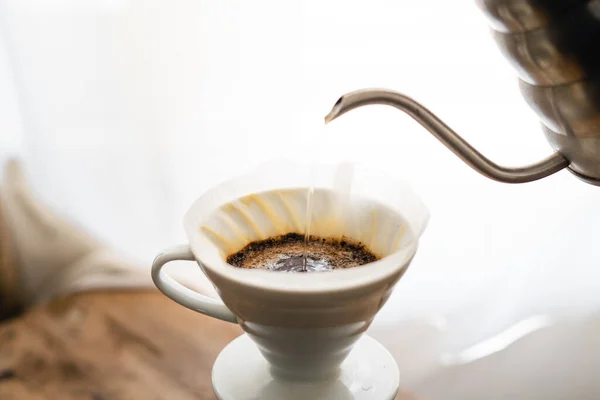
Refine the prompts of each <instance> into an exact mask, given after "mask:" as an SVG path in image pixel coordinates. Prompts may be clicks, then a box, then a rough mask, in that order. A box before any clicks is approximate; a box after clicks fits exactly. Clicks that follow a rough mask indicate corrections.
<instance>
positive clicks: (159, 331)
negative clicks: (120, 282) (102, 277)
mask: <svg viewBox="0 0 600 400" xmlns="http://www.w3.org/2000/svg"><path fill="white" fill-rule="evenodd" d="M240 334H241V329H240V328H239V327H238V326H236V325H233V324H229V323H226V322H221V321H218V320H215V319H212V318H209V317H205V316H203V315H200V314H197V313H194V312H192V311H190V310H187V309H185V308H183V307H181V306H179V305H177V304H175V303H173V302H172V301H170V300H168V299H166V298H165V297H164V296H163V295H161V294H160V293H158V292H156V291H124V292H89V293H83V294H78V295H72V296H69V297H67V298H64V299H59V300H55V301H54V302H53V303H51V304H50V305H47V306H44V307H41V308H38V309H34V310H31V311H29V312H28V313H27V314H25V315H23V316H21V317H19V318H16V319H13V320H10V321H6V322H4V323H2V324H0V400H133V399H143V400H168V399H176V400H188V399H189V400H205V399H206V400H215V399H216V397H215V395H214V393H213V390H212V386H211V380H210V377H211V368H212V364H213V362H214V361H215V359H216V357H217V355H218V354H219V352H220V351H221V349H222V348H223V347H225V345H226V344H227V343H229V342H230V341H231V340H232V339H233V338H235V337H236V336H238V335H240ZM397 399H398V400H400V399H402V400H408V399H413V397H412V396H410V395H408V394H399V395H398V397H397Z"/></svg>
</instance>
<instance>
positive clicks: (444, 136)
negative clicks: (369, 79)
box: [325, 89, 569, 183]
mask: <svg viewBox="0 0 600 400" xmlns="http://www.w3.org/2000/svg"><path fill="white" fill-rule="evenodd" d="M371 104H383V105H388V106H392V107H395V108H397V109H398V110H400V111H404V112H405V113H407V114H408V115H410V116H411V117H412V118H413V119H414V120H415V121H417V122H418V123H419V124H421V125H422V126H423V127H424V128H425V129H427V130H428V131H429V132H430V133H431V134H432V135H433V136H435V137H436V138H437V139H438V140H439V141H440V142H442V143H443V144H444V146H446V147H447V148H448V149H450V151H452V152H453V153H454V154H456V155H457V156H458V157H459V158H460V159H461V160H463V161H464V162H465V163H466V164H467V165H469V166H470V167H471V168H473V169H474V170H475V171H477V172H479V173H480V174H482V175H484V176H486V177H488V178H490V179H493V180H495V181H499V182H504V183H525V182H531V181H535V180H538V179H541V178H545V177H547V176H548V175H552V174H553V173H555V172H558V171H560V170H561V169H563V168H566V167H567V166H569V161H568V160H567V159H566V158H565V157H564V156H563V155H562V154H560V153H558V152H555V153H554V154H552V155H551V156H549V157H547V158H545V159H543V160H541V161H539V162H537V163H535V164H531V165H526V166H522V167H505V166H501V165H498V164H496V163H494V162H493V161H491V160H489V159H488V158H486V157H485V156H483V155H482V154H481V153H480V152H479V151H477V150H476V149H475V148H474V147H473V146H471V145H470V144H469V143H467V142H466V141H465V140H464V139H463V138H462V137H460V135H458V133H456V132H454V131H453V130H452V129H451V128H450V127H449V126H447V125H446V124H445V123H444V122H443V121H442V120H440V119H439V118H438V117H436V116H435V114H433V113H432V112H431V111H429V110H428V109H427V108H425V107H424V106H423V105H421V104H420V103H418V102H417V101H415V100H413V99H411V98H410V97H408V96H405V95H403V94H402V93H398V92H394V91H391V90H386V89H366V90H358V91H355V92H350V93H347V94H345V95H343V96H342V97H340V98H339V100H338V101H337V102H336V103H335V105H334V106H333V108H332V109H331V111H330V112H329V114H327V116H325V123H329V122H331V121H333V120H334V119H336V118H338V117H339V116H341V115H343V114H345V113H347V112H348V111H351V110H353V109H355V108H358V107H362V106H366V105H371Z"/></svg>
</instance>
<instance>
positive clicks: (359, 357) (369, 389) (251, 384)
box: [212, 334, 400, 400]
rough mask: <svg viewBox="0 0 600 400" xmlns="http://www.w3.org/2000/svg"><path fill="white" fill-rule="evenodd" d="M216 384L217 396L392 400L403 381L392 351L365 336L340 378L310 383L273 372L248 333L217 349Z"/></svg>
mask: <svg viewBox="0 0 600 400" xmlns="http://www.w3.org/2000/svg"><path fill="white" fill-rule="evenodd" d="M212 383H213V389H214V391H215V394H216V395H217V398H218V399H219V400H256V399H260V400H281V399H286V400H300V399H302V400H304V399H315V400H317V399H326V400H392V399H393V398H394V397H395V396H396V393H397V391H398V386H399V384H400V382H399V372H398V366H397V365H396V362H395V361H394V359H393V358H392V356H391V354H390V353H389V352H388V351H387V350H386V349H385V348H384V347H383V346H382V345H381V344H379V342H377V341H376V340H375V339H373V338H371V337H369V336H367V335H363V337H362V338H360V339H359V340H358V342H356V344H355V345H354V348H353V349H352V351H351V352H350V355H349V356H348V358H347V359H346V360H345V361H344V362H343V363H342V365H341V373H340V374H339V376H338V377H337V378H335V379H330V380H323V381H315V382H306V381H294V380H284V379H280V378H277V377H274V376H273V375H272V374H271V372H270V367H269V363H268V362H267V361H266V360H265V359H264V357H263V356H262V355H261V354H260V352H259V351H258V348H257V347H256V345H255V344H254V342H252V340H251V339H250V338H249V337H248V336H247V335H245V334H244V335H242V336H240V337H238V338H237V339H235V340H234V341H232V342H231V343H229V344H228V345H227V346H226V347H225V348H224V349H223V351H222V352H221V353H220V354H219V356H218V357H217V360H216V361H215V365H214V366H213V371H212Z"/></svg>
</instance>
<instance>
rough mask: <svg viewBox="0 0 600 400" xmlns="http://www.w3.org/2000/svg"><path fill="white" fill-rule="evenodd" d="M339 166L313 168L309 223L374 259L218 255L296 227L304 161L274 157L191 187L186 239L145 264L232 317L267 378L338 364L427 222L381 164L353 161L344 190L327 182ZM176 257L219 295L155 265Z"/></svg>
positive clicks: (300, 227)
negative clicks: (338, 263)
mask: <svg viewBox="0 0 600 400" xmlns="http://www.w3.org/2000/svg"><path fill="white" fill-rule="evenodd" d="M338 174H339V170H338V169H336V168H333V167H325V166H324V167H316V170H315V171H313V174H312V175H313V176H314V177H315V178H316V182H315V184H316V187H315V191H314V198H313V214H312V224H311V233H312V234H314V235H317V236H321V237H332V236H333V237H339V236H340V235H343V236H347V237H349V238H351V239H353V240H355V241H360V242H362V243H363V244H365V245H366V246H367V247H368V248H369V249H370V250H372V251H373V252H374V253H375V254H376V255H377V256H379V257H381V259H380V260H379V261H376V262H373V263H370V264H367V265H364V266H360V267H355V268H349V269H344V270H334V271H329V272H316V273H286V272H273V271H266V270H246V269H241V268H236V267H233V266H231V265H229V264H227V263H226V261H225V260H226V257H227V256H228V255H229V254H231V253H234V252H237V251H239V250H240V249H241V248H243V247H244V246H245V245H246V244H248V243H250V242H252V241H256V240H262V239H267V238H269V237H273V236H277V235H282V234H286V233H290V232H296V233H302V232H303V231H304V227H305V226H306V222H307V220H306V204H307V201H306V200H307V193H308V190H307V188H308V183H309V180H308V178H309V175H311V174H309V168H308V167H306V166H302V165H296V164H291V163H274V164H269V165H265V166H263V167H262V168H260V169H258V170H257V171H255V172H254V173H251V174H249V175H246V176H243V177H240V178H237V179H234V180H232V181H230V182H227V183H223V184H221V185H219V186H217V187H215V188H214V189H212V190H210V191H209V192H207V193H206V194H205V195H203V196H202V197H200V198H199V199H198V200H197V201H196V202H195V203H194V205H193V206H192V207H191V209H190V210H189V211H188V213H187V214H186V216H185V223H184V224H185V230H186V232H187V236H188V239H189V245H186V246H183V247H179V248H177V249H174V250H170V251H167V252H164V253H162V254H161V255H159V256H158V257H157V259H156V261H155V262H154V265H153V278H154V281H155V283H156V285H157V286H158V288H159V289H160V290H161V291H163V292H164V293H165V294H166V295H167V296H169V297H171V298H172V299H173V300H175V301H177V302H179V303H180V304H182V305H184V306H186V307H188V308H191V309H193V310H195V311H198V312H201V313H204V314H207V315H211V316H214V317H216V318H220V319H223V320H226V321H231V322H233V321H237V322H238V323H239V324H240V326H241V327H242V329H243V330H244V331H245V332H246V333H247V335H248V336H249V337H250V338H251V339H252V340H253V341H254V343H256V345H257V346H258V349H259V350H260V352H261V353H262V355H263V356H264V358H265V359H266V360H268V362H269V364H270V366H271V373H272V375H273V376H274V377H275V378H274V379H287V380H304V381H310V380H323V379H334V378H335V376H336V375H337V374H339V373H340V364H341V363H342V362H343V361H344V360H345V359H346V357H347V356H348V354H349V353H350V351H351V349H352V347H353V345H354V343H355V342H356V341H357V340H358V339H359V338H360V337H361V336H362V334H363V333H364V332H365V331H366V329H367V328H368V327H369V325H370V323H371V321H372V320H373V318H374V317H375V315H376V314H377V312H378V311H379V310H380V309H381V307H382V306H383V305H384V304H385V302H386V300H387V299H388V297H389V295H390V294H391V292H392V289H393V288H394V285H395V284H396V282H397V281H398V279H400V277H401V276H402V275H403V273H404V272H405V271H406V269H407V267H408V265H409V263H410V262H411V260H412V258H413V256H414V255H415V252H416V250H417V244H418V238H419V236H420V235H421V233H422V232H423V230H424V229H425V227H426V225H427V221H428V212H427V209H426V208H425V206H424V205H423V204H422V203H421V201H420V200H419V199H418V198H417V196H416V195H415V194H414V193H413V192H412V191H411V190H410V189H409V188H408V187H407V186H406V185H402V184H398V183H396V182H392V181H391V180H390V178H389V176H388V174H385V173H380V174H377V173H369V172H368V171H365V170H362V169H360V168H357V169H355V170H354V174H353V175H352V179H351V190H350V191H346V193H340V192H336V191H335V190H332V187H333V186H334V185H333V182H335V181H336V176H338ZM348 189H349V187H348ZM175 259H186V260H196V261H197V262H198V264H199V265H200V268H201V269H202V271H203V272H204V273H205V274H206V276H207V277H208V278H209V279H210V280H211V281H212V283H213V284H214V286H215V288H216V289H217V292H218V294H219V296H220V297H221V300H222V301H223V303H220V302H218V301H216V300H213V299H209V298H207V297H205V296H202V295H200V294H198V293H195V292H193V291H191V290H189V289H187V288H185V287H183V286H181V285H179V284H178V283H177V282H175V281H174V280H172V279H171V278H170V277H169V276H168V275H166V273H165V271H164V269H162V267H163V265H164V264H166V263H167V262H168V261H171V260H175ZM395 379H397V377H396V378H395ZM334 380H335V379H334ZM374 398H377V397H374Z"/></svg>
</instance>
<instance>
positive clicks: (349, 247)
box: [227, 233, 377, 272]
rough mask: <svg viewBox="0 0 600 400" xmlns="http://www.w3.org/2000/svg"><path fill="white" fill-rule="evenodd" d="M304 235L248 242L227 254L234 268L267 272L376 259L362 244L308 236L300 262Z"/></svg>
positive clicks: (332, 266) (350, 264)
mask: <svg viewBox="0 0 600 400" xmlns="http://www.w3.org/2000/svg"><path fill="white" fill-rule="evenodd" d="M304 250H305V242H304V235H300V234H298V233H288V234H286V235H281V236H276V237H272V238H269V239H266V240H259V241H255V242H252V243H250V244H248V245H247V246H246V247H244V248H243V249H242V250H240V251H238V252H237V253H234V254H231V255H230V256H229V257H227V262H228V263H229V264H231V265H233V266H234V267H238V268H247V269H266V270H271V271H288V272H316V271H328V270H332V269H344V268H351V267H357V266H360V265H364V264H368V263H371V262H374V261H377V257H376V256H375V255H374V254H373V253H372V252H371V251H370V250H369V249H367V248H366V247H365V246H364V245H363V244H361V243H360V242H359V243H356V242H353V241H351V240H348V239H346V238H342V239H341V240H338V239H330V238H327V239H326V238H320V237H315V236H311V238H310V240H309V241H308V249H307V252H306V263H305V262H304Z"/></svg>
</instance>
